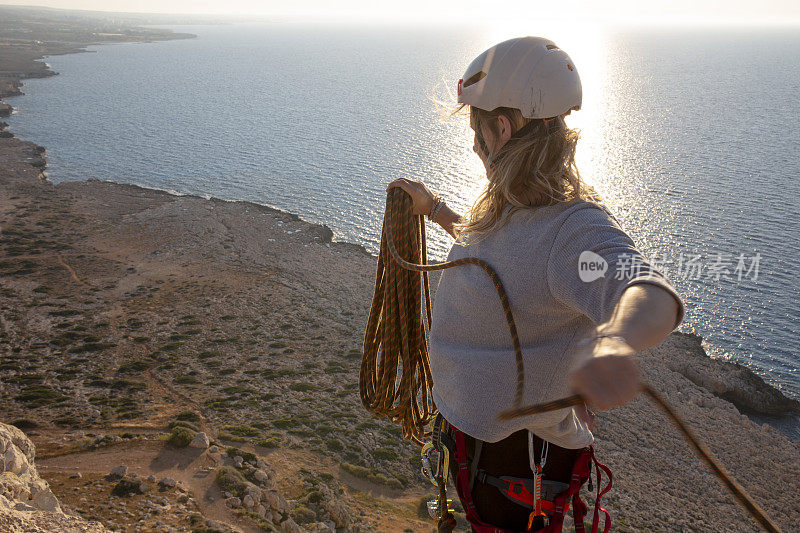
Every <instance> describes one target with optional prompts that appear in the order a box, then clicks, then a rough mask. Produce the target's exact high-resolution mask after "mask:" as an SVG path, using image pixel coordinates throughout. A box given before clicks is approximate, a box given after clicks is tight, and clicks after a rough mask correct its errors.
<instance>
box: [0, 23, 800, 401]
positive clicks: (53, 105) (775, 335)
mask: <svg viewBox="0 0 800 533" xmlns="http://www.w3.org/2000/svg"><path fill="white" fill-rule="evenodd" d="M172 28H174V29H176V30H177V31H183V32H190V33H195V34H197V35H198V38H197V39H191V40H182V41H166V42H157V43H131V44H116V45H103V46H92V47H89V50H90V51H91V53H84V54H72V55H65V56H54V57H50V58H48V59H47V62H48V63H49V64H50V65H51V66H52V68H53V70H55V71H57V72H59V76H56V77H54V78H46V79H31V80H25V86H24V88H23V90H24V92H25V93H26V94H25V96H21V97H16V98H13V99H9V102H10V103H11V104H12V105H13V106H14V107H15V109H16V111H15V114H14V115H12V116H11V117H9V118H8V120H7V121H8V122H9V124H10V126H11V130H12V131H13V132H14V133H15V135H16V136H18V137H20V138H22V139H25V140H31V141H34V142H36V143H38V144H41V145H43V146H45V148H46V149H47V154H48V170H47V172H48V175H49V177H50V179H51V180H52V181H54V182H60V181H73V180H84V179H87V178H96V179H101V180H111V181H117V182H122V183H132V184H136V185H141V186H145V187H151V188H158V189H164V190H168V191H172V192H176V193H181V194H196V195H200V196H207V197H208V196H215V197H219V198H222V199H228V200H245V201H251V202H255V203H262V204H266V205H270V206H272V207H275V208H278V209H282V210H286V211H289V212H292V213H296V214H298V215H299V216H301V217H303V218H304V219H306V220H309V221H311V222H316V223H321V224H326V225H328V226H329V227H331V229H332V230H333V231H334V235H335V239H336V240H343V241H348V242H353V243H356V244H360V245H363V246H364V247H365V248H366V249H367V250H368V251H370V252H373V253H374V252H375V251H376V250H377V244H378V240H379V237H380V224H381V218H382V211H383V203H384V200H385V193H384V188H385V185H386V183H388V182H389V181H391V180H392V179H394V178H395V177H399V176H405V177H408V178H411V179H423V180H424V181H426V183H428V184H429V186H431V188H432V189H434V190H436V191H438V192H439V193H440V194H442V196H444V197H445V199H446V200H447V201H448V203H449V204H450V205H451V206H453V207H454V208H455V209H456V210H459V211H462V212H463V211H464V210H466V209H467V208H468V207H469V205H470V204H471V202H472V201H473V200H474V198H475V196H476V195H477V194H478V192H479V191H480V189H481V187H482V184H483V179H484V177H483V176H482V175H481V174H482V172H481V169H482V166H481V164H480V162H479V160H478V159H477V157H476V156H475V155H474V154H473V153H472V150H471V147H472V137H471V135H470V134H469V131H468V127H467V126H466V124H465V121H464V120H463V119H462V120H443V119H442V116H441V114H442V113H441V111H442V110H441V109H439V108H438V107H437V104H436V103H435V102H434V99H435V97H438V98H443V99H447V97H448V88H449V89H451V91H450V92H452V89H453V87H454V82H455V81H456V80H457V79H458V78H459V77H460V75H461V72H462V71H463V69H464V68H465V67H466V65H467V63H468V62H469V60H470V59H471V58H472V57H473V56H474V55H476V54H477V53H479V52H480V51H481V50H483V49H484V48H486V47H487V46H488V45H490V44H492V42H494V41H497V40H499V39H498V37H501V38H502V37H510V36H511V35H505V36H504V35H501V34H498V33H497V32H496V31H490V30H486V29H483V30H481V29H474V28H472V29H470V28H458V27H448V28H447V29H444V30H442V29H433V28H403V27H399V28H398V27H387V28H381V29H365V28H354V27H349V28H348V27H334V26H309V25H301V24H281V25H256V24H253V25H236V26H181V27H172ZM531 33H533V32H531ZM558 37H559V36H554V38H555V40H556V42H557V43H559V45H560V46H562V47H563V48H564V49H565V50H567V51H568V52H569V53H570V54H571V55H572V57H573V59H574V60H575V62H576V65H577V67H578V70H579V71H580V72H581V75H582V77H583V78H584V90H585V99H584V105H583V109H582V110H581V111H579V112H577V113H574V116H572V117H570V118H569V120H570V122H569V123H570V125H571V126H575V127H579V128H580V129H581V132H582V140H581V141H580V143H579V153H578V164H579V168H580V169H581V171H582V173H583V174H584V176H585V178H586V180H587V181H588V182H589V183H590V184H592V185H593V186H594V187H595V188H596V189H597V190H598V191H599V192H600V193H601V195H603V197H604V198H605V199H606V202H607V203H608V204H609V207H610V208H611V210H612V211H613V212H614V213H615V214H616V216H617V218H618V219H619V220H620V223H621V224H622V226H623V227H624V228H625V229H626V231H628V233H630V235H631V236H632V237H633V239H634V241H635V242H636V243H637V245H638V246H639V247H640V248H641V249H642V251H643V252H644V253H645V254H646V255H647V256H648V257H650V258H651V260H654V261H656V262H658V264H659V266H660V267H661V269H662V270H663V271H664V272H665V274H666V275H667V277H668V278H669V279H670V280H671V281H672V282H673V284H674V285H675V286H676V288H677V289H678V291H679V292H680V294H681V295H682V296H683V297H684V301H685V303H686V311H687V313H686V319H685V321H684V323H683V324H682V325H681V327H680V328H679V329H680V330H681V331H684V332H687V333H694V334H697V335H700V336H701V337H703V338H704V339H705V343H706V345H707V346H706V350H707V351H708V352H709V354H710V355H711V356H712V357H716V358H722V359H726V360H731V361H735V362H737V363H740V364H742V365H744V366H747V367H748V368H751V369H752V370H754V371H755V372H756V373H757V374H759V375H760V376H762V377H763V378H764V379H765V380H766V381H767V382H768V383H770V384H772V385H774V386H776V387H777V388H778V389H780V390H781V391H782V392H783V393H784V394H786V395H787V396H790V397H793V398H800V375H798V371H797V367H798V362H799V359H798V354H797V339H798V333H800V303H799V302H800V298H798V291H800V289H798V287H800V275H798V271H800V245H799V244H798V238H797V235H798V234H799V232H800V206H798V204H797V203H796V202H795V201H794V199H795V198H796V197H797V195H798V193H800V185H798V182H797V180H796V176H797V174H798V171H800V163H798V162H797V161H796V159H794V158H793V157H792V156H793V154H794V153H795V151H796V149H797V148H798V147H800V128H798V126H797V125H796V124H792V123H791V118H792V117H794V116H797V115H798V113H800V102H798V100H797V98H796V97H795V96H794V95H796V94H797V90H798V89H800V67H798V62H797V61H796V60H797V58H798V57H800V36H798V35H796V32H792V31H790V30H763V29H759V30H753V29H744V28H738V29H729V30H713V31H709V30H699V29H692V30H690V29H686V30H680V31H674V30H673V31H666V30H659V31H656V32H642V31H634V30H624V31H623V30H616V31H592V32H586V33H585V34H583V35H569V34H565V35H563V36H561V37H562V38H561V39H559V38H558ZM570 45H571V46H570ZM733 74H735V75H733ZM448 83H449V84H450V86H449V87H448V85H447V84H448ZM450 242H451V241H450V238H449V237H448V236H446V235H445V234H444V233H443V232H441V231H439V230H438V229H437V230H434V231H432V232H430V234H429V248H430V253H431V256H432V257H433V258H435V259H443V258H444V257H445V256H446V253H447V249H448V247H449V243H450Z"/></svg>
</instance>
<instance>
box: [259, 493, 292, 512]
mask: <svg viewBox="0 0 800 533" xmlns="http://www.w3.org/2000/svg"><path fill="white" fill-rule="evenodd" d="M264 499H265V501H266V502H267V504H269V508H270V509H272V510H273V511H277V512H279V513H283V512H285V511H286V508H287V503H286V499H285V498H284V497H283V496H281V495H280V494H278V493H277V492H275V491H274V490H267V491H264Z"/></svg>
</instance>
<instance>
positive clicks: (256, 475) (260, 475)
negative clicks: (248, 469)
mask: <svg viewBox="0 0 800 533" xmlns="http://www.w3.org/2000/svg"><path fill="white" fill-rule="evenodd" d="M253 479H255V480H256V481H258V482H259V483H261V484H262V485H266V484H267V483H269V475H267V473H266V472H264V470H256V471H255V472H253Z"/></svg>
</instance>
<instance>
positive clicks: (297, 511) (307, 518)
mask: <svg viewBox="0 0 800 533" xmlns="http://www.w3.org/2000/svg"><path fill="white" fill-rule="evenodd" d="M291 514H292V518H294V521H295V522H297V523H298V524H310V523H311V522H315V521H316V520H317V513H315V512H314V511H312V510H311V509H309V508H308V507H306V506H305V505H299V506H297V507H295V508H294V510H292V513H291Z"/></svg>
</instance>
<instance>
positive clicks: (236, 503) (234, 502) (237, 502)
mask: <svg viewBox="0 0 800 533" xmlns="http://www.w3.org/2000/svg"><path fill="white" fill-rule="evenodd" d="M225 504H226V505H227V506H228V507H230V508H231V509H236V508H237V507H241V506H242V500H241V499H239V498H237V497H236V496H232V497H230V498H228V499H227V500H225Z"/></svg>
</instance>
